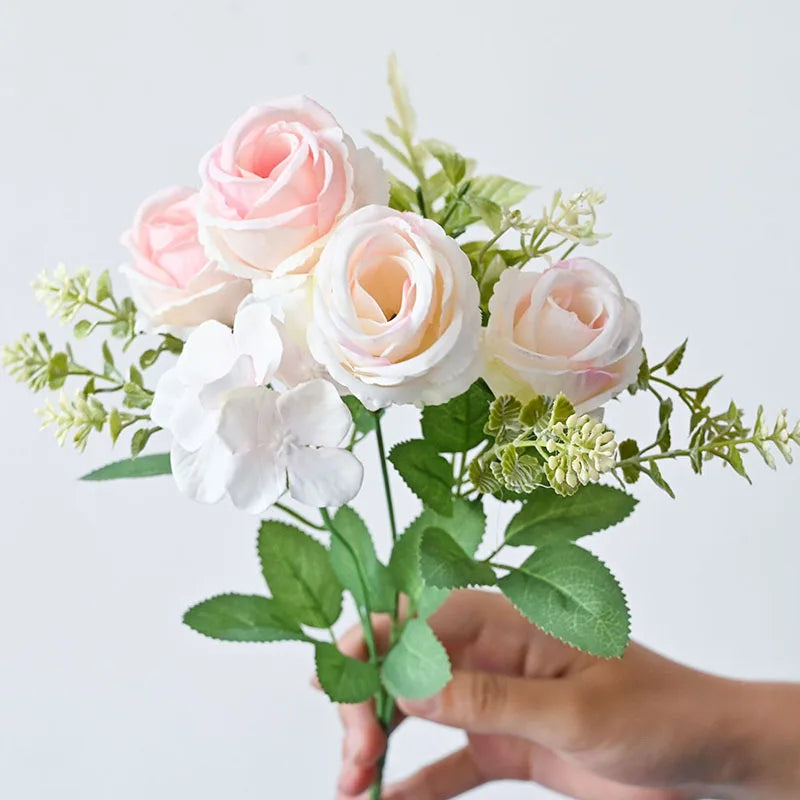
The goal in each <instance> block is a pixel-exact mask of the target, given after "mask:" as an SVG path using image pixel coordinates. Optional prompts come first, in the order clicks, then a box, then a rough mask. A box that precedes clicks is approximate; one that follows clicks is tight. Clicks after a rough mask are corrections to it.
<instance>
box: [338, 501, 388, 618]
mask: <svg viewBox="0 0 800 800" xmlns="http://www.w3.org/2000/svg"><path fill="white" fill-rule="evenodd" d="M333 527H334V528H335V529H336V534H337V535H336V536H332V537H331V564H332V565H333V571H334V572H335V573H336V576H337V577H338V578H339V580H340V581H341V583H342V586H344V588H345V589H347V590H348V591H349V592H350V593H351V594H352V595H353V599H354V600H355V601H356V603H357V604H358V605H359V606H361V607H362V608H364V607H368V608H369V609H370V610H371V611H387V612H389V611H394V609H395V605H396V604H395V592H394V589H393V586H392V582H391V576H390V575H389V570H388V568H387V567H386V566H384V565H383V564H381V562H380V561H378V557H377V556H376V555H375V546H374V544H373V542H372V537H371V536H370V535H369V530H368V529H367V526H366V524H365V523H364V521H363V520H362V519H361V517H359V516H358V514H357V513H356V512H355V511H354V510H353V509H352V508H350V506H342V507H341V508H340V509H339V510H338V511H337V512H336V515H335V516H334V518H333Z"/></svg>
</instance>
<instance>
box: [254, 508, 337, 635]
mask: <svg viewBox="0 0 800 800" xmlns="http://www.w3.org/2000/svg"><path fill="white" fill-rule="evenodd" d="M258 555H259V558H260V559H261V571H262V573H263V575H264V579H265V580H266V582H267V585H268V586H269V588H270V590H271V591H272V596H273V597H274V598H275V599H276V600H277V601H278V603H280V605H281V606H282V607H283V608H285V609H286V611H287V612H288V613H290V614H291V615H292V616H293V617H294V618H295V619H297V620H298V622H301V623H303V624H304V625H311V626H312V627H314V628H329V627H330V626H331V625H333V623H334V622H336V620H337V619H339V614H341V612H342V585H341V583H340V582H339V579H338V578H337V577H336V573H335V572H334V571H333V567H332V566H331V560H330V554H329V553H328V550H327V549H326V548H325V547H324V546H323V545H321V544H320V543H319V542H318V541H317V540H316V539H313V538H312V537H311V536H309V535H308V534H306V533H303V531H301V530H299V529H298V528H295V527H293V526H292V525H287V524H285V523H283V522H276V521H274V520H267V521H265V522H262V523H261V528H260V529H259V532H258Z"/></svg>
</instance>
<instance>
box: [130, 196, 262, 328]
mask: <svg viewBox="0 0 800 800" xmlns="http://www.w3.org/2000/svg"><path fill="white" fill-rule="evenodd" d="M196 211H197V192H195V191H194V190H193V189H186V188H183V187H172V188H168V189H163V190H162V191H160V192H157V193H156V194H154V195H153V196H152V197H149V198H148V199H147V200H145V202H144V203H142V205H141V206H140V207H139V210H138V211H137V212H136V217H135V219H134V222H133V227H132V228H131V229H130V230H129V231H128V232H127V233H126V234H124V236H123V237H122V243H123V244H124V245H125V246H126V247H127V248H128V249H129V250H130V252H131V256H132V260H131V262H130V263H129V264H127V265H126V266H125V267H123V272H124V273H125V274H126V275H127V277H128V280H129V282H130V285H131V292H132V294H133V299H134V301H135V302H136V305H137V307H138V309H139V313H140V314H141V315H142V317H143V318H144V320H145V321H146V322H147V323H149V325H151V326H153V327H163V326H168V327H175V328H193V327H195V326H197V325H200V324H201V323H203V322H205V321H206V320H209V319H214V320H218V321H219V322H223V323H225V324H226V325H228V324H230V323H231V322H232V321H233V316H234V314H235V313H236V308H237V306H238V305H239V303H240V302H241V301H242V299H244V297H245V296H246V295H247V294H248V293H249V291H250V286H251V284H250V282H249V281H245V280H241V279H239V278H235V277H234V276H232V275H230V274H229V273H227V272H223V271H222V270H221V269H220V268H219V266H218V265H217V264H215V263H214V262H213V261H210V260H209V258H208V256H207V255H206V253H205V250H204V249H203V246H202V245H201V244H200V241H199V239H198V238H197V215H196Z"/></svg>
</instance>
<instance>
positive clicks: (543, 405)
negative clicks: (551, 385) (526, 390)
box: [519, 394, 553, 428]
mask: <svg viewBox="0 0 800 800" xmlns="http://www.w3.org/2000/svg"><path fill="white" fill-rule="evenodd" d="M552 410H553V408H552V404H551V402H550V401H549V400H548V398H547V397H545V396H544V395H542V394H539V395H536V397H534V398H532V399H531V400H528V402H527V403H525V405H524V406H523V407H522V410H521V411H520V412H519V421H520V422H521V423H522V424H523V425H524V426H525V427H526V428H533V427H535V426H536V425H538V424H539V423H540V422H542V420H544V418H545V417H546V416H547V415H548V414H550V413H551V412H552Z"/></svg>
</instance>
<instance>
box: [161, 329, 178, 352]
mask: <svg viewBox="0 0 800 800" xmlns="http://www.w3.org/2000/svg"><path fill="white" fill-rule="evenodd" d="M161 336H162V338H163V340H164V342H163V345H164V349H165V350H167V351H168V352H170V353H172V354H173V355H176V356H179V355H180V354H181V353H182V352H183V339H179V338H178V337H177V336H173V335H172V334H171V333H162V334H161Z"/></svg>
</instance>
